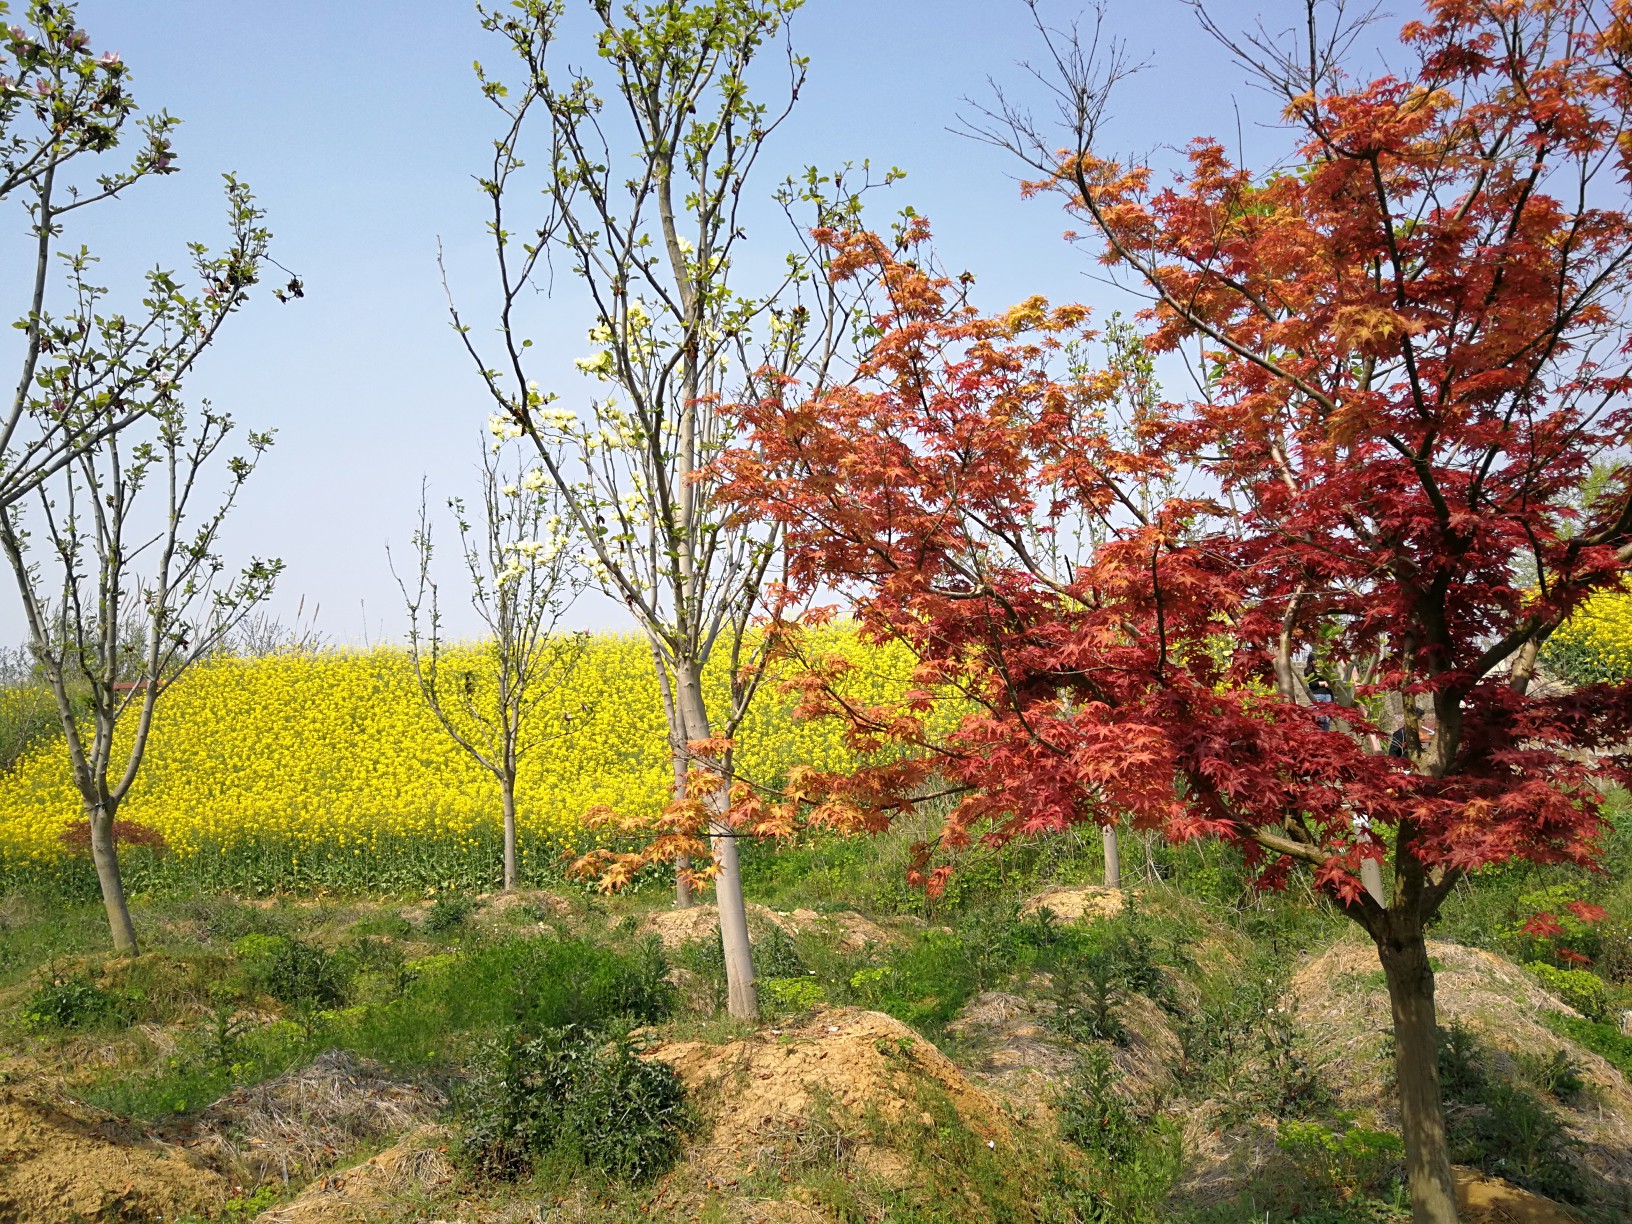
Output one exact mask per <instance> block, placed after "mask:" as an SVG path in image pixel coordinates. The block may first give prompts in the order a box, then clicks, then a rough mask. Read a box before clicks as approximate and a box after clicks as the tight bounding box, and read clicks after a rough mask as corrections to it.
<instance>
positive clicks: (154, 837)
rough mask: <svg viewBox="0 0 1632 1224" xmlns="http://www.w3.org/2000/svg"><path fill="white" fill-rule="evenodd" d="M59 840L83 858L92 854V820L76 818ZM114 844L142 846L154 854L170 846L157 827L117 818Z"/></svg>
mask: <svg viewBox="0 0 1632 1224" xmlns="http://www.w3.org/2000/svg"><path fill="white" fill-rule="evenodd" d="M58 840H60V841H61V842H62V844H63V845H64V846H66V847H67V848H68V849H69V851H70V852H72V853H74V854H77V855H79V856H80V857H81V858H89V857H90V855H91V822H90V821H89V820H76V821H75V822H74V823H73V824H71V825H69V826H68V827H67V828H66V829H64V830H63V831H62V832H61V833H60V834H58ZM113 844H114V845H115V846H142V847H144V848H146V849H148V850H151V851H152V852H153V853H154V854H163V853H164V852H165V851H166V850H168V849H170V847H169V846H168V845H167V844H166V843H165V840H164V834H162V833H160V832H159V831H158V830H157V829H154V828H149V827H148V826H147V825H144V824H140V823H138V822H137V821H134V820H116V821H114V822H113Z"/></svg>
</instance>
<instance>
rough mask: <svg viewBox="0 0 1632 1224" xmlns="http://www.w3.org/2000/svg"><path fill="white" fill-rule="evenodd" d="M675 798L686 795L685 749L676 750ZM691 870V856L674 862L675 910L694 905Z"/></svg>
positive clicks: (679, 858) (678, 858)
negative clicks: (687, 874)
mask: <svg viewBox="0 0 1632 1224" xmlns="http://www.w3.org/2000/svg"><path fill="white" fill-rule="evenodd" d="M673 755H674V797H675V798H676V799H679V798H680V797H681V796H683V795H684V794H685V793H686V754H685V750H684V749H683V748H679V747H677V748H675V750H674V754H673ZM690 870H691V856H690V855H686V854H682V855H679V856H677V857H676V858H675V860H674V908H675V909H690V908H691V905H692V897H691V881H690V880H688V879H687V878H686V872H688V871H690Z"/></svg>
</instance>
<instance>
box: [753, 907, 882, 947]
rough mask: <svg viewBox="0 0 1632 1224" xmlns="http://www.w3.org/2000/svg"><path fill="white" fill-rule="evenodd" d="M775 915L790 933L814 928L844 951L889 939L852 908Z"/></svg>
mask: <svg viewBox="0 0 1632 1224" xmlns="http://www.w3.org/2000/svg"><path fill="white" fill-rule="evenodd" d="M777 918H778V920H779V922H780V925H781V926H782V928H783V930H786V931H788V933H789V934H790V935H791V934H794V933H796V932H798V931H806V930H814V931H818V932H821V933H823V934H826V935H828V936H829V937H830V938H831V939H832V941H833V942H834V943H835V944H836V945H837V946H838V947H839V949H840V950H841V951H844V952H860V951H861V950H862V949H863V948H865V947H866V946H867V945H868V944H887V943H889V942H891V939H892V937H891V935H890V933H889V932H888V931H886V930H885V929H884V928H883V927H881V926H879V925H878V923H876V922H874V921H873V920H872V919H871V918H868V917H866V916H864V915H862V914H858V913H856V912H855V911H854V910H843V911H841V912H839V913H835V914H818V913H817V912H816V911H815V910H810V909H796V910H794V911H793V912H792V913H791V914H778V915H777Z"/></svg>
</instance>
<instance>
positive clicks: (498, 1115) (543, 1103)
mask: <svg viewBox="0 0 1632 1224" xmlns="http://www.w3.org/2000/svg"><path fill="white" fill-rule="evenodd" d="M461 1112H462V1116H463V1124H464V1125H463V1132H462V1140H461V1151H462V1153H463V1155H464V1158H465V1159H466V1161H468V1162H469V1163H470V1165H471V1166H472V1167H473V1168H474V1169H475V1170H476V1171H477V1172H478V1173H480V1174H481V1175H483V1176H486V1177H492V1178H497V1179H502V1180H513V1179H515V1178H518V1177H522V1176H525V1175H527V1174H528V1173H529V1172H530V1171H531V1170H532V1167H533V1163H534V1161H535V1160H537V1159H538V1158H540V1157H542V1156H545V1155H548V1154H552V1153H557V1154H561V1155H565V1156H566V1157H567V1158H569V1159H574V1160H577V1161H578V1162H581V1163H582V1164H583V1165H584V1166H585V1167H586V1168H590V1169H593V1170H596V1171H597V1172H599V1173H601V1174H603V1175H604V1176H606V1177H610V1178H613V1179H616V1180H620V1181H629V1182H643V1181H647V1180H649V1179H650V1178H652V1177H655V1176H657V1175H658V1174H660V1173H662V1172H664V1171H665V1170H666V1169H668V1168H669V1166H670V1165H672V1164H673V1163H674V1161H675V1159H676V1157H678V1155H679V1154H680V1148H681V1145H682V1143H683V1142H684V1139H685V1135H686V1133H687V1132H688V1131H689V1130H690V1129H691V1128H692V1125H693V1118H692V1115H691V1112H690V1110H689V1109H688V1108H687V1106H686V1093H685V1087H684V1085H683V1084H682V1083H681V1082H680V1077H679V1076H678V1075H676V1074H675V1072H674V1069H673V1068H672V1067H670V1066H668V1065H667V1064H666V1063H661V1062H656V1061H648V1060H645V1059H642V1058H641V1057H640V1051H639V1049H638V1047H636V1046H635V1044H634V1043H633V1042H632V1041H630V1040H629V1038H628V1037H626V1036H621V1035H620V1036H615V1037H612V1038H610V1039H609V1038H608V1037H607V1036H606V1035H605V1034H603V1033H599V1032H597V1031H595V1030H593V1029H584V1028H580V1027H578V1026H576V1025H569V1026H567V1027H565V1028H559V1029H548V1030H546V1031H544V1032H543V1033H541V1034H539V1035H538V1036H536V1037H530V1038H521V1037H518V1038H516V1039H514V1040H511V1041H509V1042H505V1043H501V1044H499V1045H498V1046H496V1047H494V1048H492V1049H490V1051H489V1053H488V1056H487V1057H486V1058H485V1059H484V1060H483V1062H482V1063H481V1065H480V1067H479V1069H478V1071H477V1074H476V1076H475V1077H474V1079H473V1081H472V1083H471V1085H470V1086H469V1088H468V1089H467V1091H466V1093H465V1095H464V1098H463V1101H462V1109H461Z"/></svg>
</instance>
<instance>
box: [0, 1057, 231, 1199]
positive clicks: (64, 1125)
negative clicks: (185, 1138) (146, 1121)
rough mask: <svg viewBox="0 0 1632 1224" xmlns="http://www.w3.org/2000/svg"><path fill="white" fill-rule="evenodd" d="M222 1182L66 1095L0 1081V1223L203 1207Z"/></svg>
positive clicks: (220, 1194)
mask: <svg viewBox="0 0 1632 1224" xmlns="http://www.w3.org/2000/svg"><path fill="white" fill-rule="evenodd" d="M228 1189H229V1187H228V1183H227V1180H226V1179H225V1178H224V1177H221V1176H220V1175H219V1174H216V1173H212V1172H209V1171H208V1170H205V1169H201V1168H199V1167H198V1166H197V1165H195V1164H193V1163H192V1162H191V1161H189V1160H188V1159H187V1157H186V1156H184V1155H183V1154H182V1153H181V1152H179V1151H177V1150H175V1149H174V1148H168V1147H165V1146H162V1145H160V1144H158V1143H154V1142H152V1141H150V1140H148V1139H146V1138H143V1137H142V1136H139V1135H135V1134H131V1133H129V1132H126V1131H124V1130H123V1129H122V1128H120V1127H118V1126H116V1125H115V1124H114V1123H112V1122H111V1121H109V1120H106V1119H101V1118H98V1117H96V1116H94V1115H93V1114H91V1113H90V1112H89V1111H87V1110H81V1109H79V1108H77V1107H75V1106H73V1105H70V1104H68V1103H66V1102H54V1101H44V1100H40V1099H37V1098H32V1097H27V1096H23V1095H21V1094H20V1093H17V1092H14V1091H11V1090H8V1089H3V1088H0V1224H59V1222H60V1224H77V1222H78V1221H82V1220H148V1219H161V1218H163V1219H169V1218H173V1217H176V1216H182V1215H188V1214H204V1213H207V1212H210V1211H212V1210H213V1209H214V1208H216V1207H219V1206H220V1204H221V1203H222V1202H223V1201H224V1200H225V1199H226V1198H227V1196H228Z"/></svg>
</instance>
